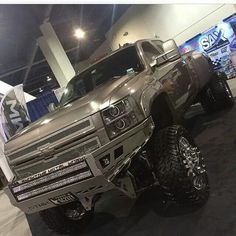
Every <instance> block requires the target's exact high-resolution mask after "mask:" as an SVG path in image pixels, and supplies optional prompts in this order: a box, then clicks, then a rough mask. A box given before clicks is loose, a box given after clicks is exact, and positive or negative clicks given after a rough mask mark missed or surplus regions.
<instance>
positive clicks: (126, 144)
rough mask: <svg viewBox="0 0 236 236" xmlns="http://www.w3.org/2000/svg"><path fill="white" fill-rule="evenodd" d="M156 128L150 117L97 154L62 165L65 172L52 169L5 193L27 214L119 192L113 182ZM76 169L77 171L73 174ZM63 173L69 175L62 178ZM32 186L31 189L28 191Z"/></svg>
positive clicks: (9, 187) (6, 190)
mask: <svg viewBox="0 0 236 236" xmlns="http://www.w3.org/2000/svg"><path fill="white" fill-rule="evenodd" d="M153 128H154V124H153V121H152V118H151V117H149V118H147V119H146V120H144V121H143V122H142V123H141V124H139V125H137V126H135V127H134V128H132V129H131V130H129V131H127V132H126V133H124V134H123V135H121V136H119V137H117V138H116V139H114V140H112V141H111V142H109V143H108V144H106V145H103V146H101V147H100V148H98V149H97V150H95V151H94V152H92V153H90V154H87V155H85V156H83V157H79V158H76V159H74V160H71V161H70V163H69V164H68V162H66V163H64V166H63V164H62V165H60V166H61V169H59V167H58V170H57V169H56V170H55V168H54V169H52V168H50V169H49V170H46V171H44V173H45V175H38V176H37V178H33V177H32V179H30V180H29V181H28V182H26V183H18V184H17V185H16V183H11V184H10V185H8V187H6V188H5V192H6V194H7V195H8V197H9V198H10V201H11V203H12V204H13V205H14V206H16V207H18V208H20V209H21V210H22V211H24V212H25V213H33V212H37V211H41V210H44V209H47V208H51V207H55V205H57V203H55V202H56V201H55V200H53V199H55V198H56V197H59V196H63V195H66V194H68V193H70V195H71V196H73V198H78V199H82V198H85V197H90V196H93V195H95V194H98V193H102V192H106V191H108V190H110V189H113V188H116V186H115V185H114V184H113V183H112V180H113V179H114V178H115V176H116V175H117V174H118V173H119V172H120V171H121V170H122V169H123V167H124V166H125V165H126V164H127V162H128V161H129V160H130V158H132V157H133V156H134V155H135V154H136V153H137V152H138V151H139V150H140V149H141V148H142V147H143V145H145V143H146V142H147V141H148V140H149V138H150V137H151V135H152V131H153ZM104 158H105V162H104ZM78 160H79V161H78ZM73 161H74V162H73ZM79 165H81V168H78V166H79ZM72 167H73V168H75V171H74V170H73V171H74V172H73V171H70V172H69V171H68V170H69V168H72ZM62 171H64V172H63V173H66V174H65V175H62ZM55 174H57V176H56V177H55V176H54V175H55ZM46 179H47V181H46ZM18 182H20V181H19V180H18ZM28 183H30V187H26V188H25V186H27V184H28ZM13 190H14V191H13ZM68 200H71V199H68Z"/></svg>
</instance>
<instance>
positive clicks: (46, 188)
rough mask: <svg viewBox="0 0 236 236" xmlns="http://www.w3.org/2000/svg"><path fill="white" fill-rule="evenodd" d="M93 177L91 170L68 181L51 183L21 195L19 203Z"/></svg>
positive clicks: (18, 198) (18, 197)
mask: <svg viewBox="0 0 236 236" xmlns="http://www.w3.org/2000/svg"><path fill="white" fill-rule="evenodd" d="M91 176H92V173H91V171H90V170H88V171H85V172H83V173H80V174H77V175H74V176H71V177H69V178H67V179H63V180H60V181H57V182H55V183H51V184H49V185H45V186H43V187H40V188H38V189H35V190H32V191H30V192H26V193H23V194H20V195H18V196H17V200H18V201H22V200H25V199H27V198H30V197H33V196H36V195H38V194H42V193H45V192H48V191H51V190H54V189H57V188H59V187H62V186H65V185H67V184H71V183H74V182H77V181H79V180H82V179H86V178H88V177H91Z"/></svg>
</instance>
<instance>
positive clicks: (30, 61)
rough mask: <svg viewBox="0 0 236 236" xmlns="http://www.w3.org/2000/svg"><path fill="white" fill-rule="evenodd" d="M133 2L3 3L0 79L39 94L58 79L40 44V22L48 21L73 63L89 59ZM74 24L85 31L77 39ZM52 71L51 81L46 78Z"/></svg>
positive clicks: (50, 87)
mask: <svg viewBox="0 0 236 236" xmlns="http://www.w3.org/2000/svg"><path fill="white" fill-rule="evenodd" d="M129 6H130V5H117V6H114V5H0V52H1V53H0V80H2V81H4V82H6V83H9V84H11V85H12V86H15V85H17V84H20V83H23V84H24V89H25V91H26V92H29V93H31V94H32V95H34V96H37V95H40V93H39V90H40V88H46V89H47V90H50V89H53V88H55V87H58V86H59V85H58V83H57V81H56V79H55V78H54V75H53V73H52V71H51V69H50V67H49V65H48V63H47V61H46V60H45V58H44V56H43V54H42V52H41V50H40V49H39V47H38V45H37V38H38V37H40V36H41V35H42V34H41V32H40V29H39V26H40V25H41V24H42V23H43V22H45V21H49V22H50V23H51V24H52V26H53V28H54V30H55V31H56V34H57V35H58V38H59V40H60V41H61V43H62V46H63V47H64V49H65V51H66V53H67V56H68V57H69V60H70V61H71V63H72V65H74V66H75V65H76V64H77V63H78V62H79V61H83V60H86V59H87V58H89V56H90V55H91V54H92V53H93V51H94V50H96V48H97V47H99V46H100V45H101V44H102V42H103V41H104V40H105V33H106V32H107V31H108V30H109V28H110V27H111V25H112V24H113V23H115V22H116V20H117V19H118V18H119V17H120V16H121V15H122V14H123V13H124V12H125V11H126V10H127V9H128V7H129ZM75 27H81V28H83V29H84V30H85V31H86V40H84V42H82V41H81V42H78V40H77V39H76V38H75V37H74V36H73V30H74V28H75ZM49 75H50V77H52V81H50V83H48V82H47V77H48V76H49Z"/></svg>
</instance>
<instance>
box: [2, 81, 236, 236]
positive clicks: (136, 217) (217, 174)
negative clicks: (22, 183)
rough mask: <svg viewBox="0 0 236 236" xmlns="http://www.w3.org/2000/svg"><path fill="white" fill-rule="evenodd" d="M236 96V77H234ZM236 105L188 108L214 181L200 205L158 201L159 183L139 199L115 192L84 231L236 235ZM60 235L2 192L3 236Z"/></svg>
mask: <svg viewBox="0 0 236 236" xmlns="http://www.w3.org/2000/svg"><path fill="white" fill-rule="evenodd" d="M229 84H230V87H231V89H232V91H233V94H234V96H235V97H236V79H234V80H230V81H229ZM235 124H236V106H235V107H234V108H233V109H232V110H230V111H223V112H220V113H218V114H214V115H212V116H207V115H205V113H204V112H203V111H202V109H201V106H199V105H196V106H194V107H193V108H192V109H191V111H190V112H189V114H188V118H187V120H186V124H185V125H186V126H187V128H188V129H189V130H190V132H191V133H192V135H193V136H194V137H195V140H196V142H197V144H198V145H199V146H200V148H201V150H202V153H203V154H204V156H205V159H206V164H207V167H208V172H209V180H210V186H211V192H210V198H209V201H208V202H207V204H206V205H205V206H204V207H202V208H201V209H197V210H196V209H189V208H188V209H183V208H180V207H179V206H174V205H168V206H164V207H165V209H164V208H163V205H161V204H159V201H158V200H159V199H160V197H159V196H160V194H159V191H158V189H154V190H152V191H149V192H146V193H145V194H143V195H142V196H141V197H140V198H139V199H138V200H137V201H134V200H130V199H127V198H126V197H124V196H120V195H119V194H117V193H115V192H113V193H112V195H104V197H103V198H102V199H101V201H100V202H99V203H98V205H97V206H96V216H95V218H94V220H93V221H92V222H91V225H90V227H89V228H88V229H87V230H86V231H85V232H84V233H83V234H82V235H88V236H95V235H96V236H97V235H103V236H106V235H107V236H108V235H109V236H110V235H112V236H121V235H122V236H131V235H135V236H149V235H150V236H153V235H160V236H185V235H186V236H190V235H191V236H199V235H201V236H202V235H204V236H205V235H207V236H209V235H211V236H235V235H236V213H235V212H236V171H235V170H236V158H235V153H236V135H235V134H236V125H235ZM30 235H33V236H42V235H44V236H49V235H50V236H56V235H57V234H56V233H53V232H51V231H50V230H48V229H47V227H46V226H45V225H44V223H43V222H42V221H41V219H40V218H39V215H38V214H32V215H27V217H26V216H25V215H24V214H23V213H22V212H21V211H20V210H18V209H17V208H15V207H13V206H11V205H10V202H9V200H8V198H7V197H6V196H5V194H4V193H3V192H0V236H30Z"/></svg>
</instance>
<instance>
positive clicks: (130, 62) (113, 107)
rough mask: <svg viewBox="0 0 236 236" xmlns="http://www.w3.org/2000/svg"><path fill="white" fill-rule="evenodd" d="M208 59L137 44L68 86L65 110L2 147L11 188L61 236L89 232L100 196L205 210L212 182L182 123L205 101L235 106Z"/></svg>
mask: <svg viewBox="0 0 236 236" xmlns="http://www.w3.org/2000/svg"><path fill="white" fill-rule="evenodd" d="M211 68H212V67H211V63H210V60H209V58H207V57H206V56H204V55H202V54H201V53H198V52H194V51H191V52H189V53H186V54H184V55H180V54H179V51H178V47H177V46H176V44H175V42H174V41H173V40H168V41H166V42H162V41H160V40H156V39H154V40H139V41H137V42H136V43H134V44H129V45H126V46H124V47H122V48H120V49H119V50H117V51H114V52H112V53H111V54H110V55H108V56H106V57H104V58H103V59H101V60H99V61H97V62H96V63H94V64H93V65H91V66H90V67H88V68H87V69H85V70H84V71H82V72H81V73H79V74H78V75H76V76H75V77H74V78H72V79H71V81H70V82H69V83H68V85H67V88H66V89H65V91H64V94H63V96H62V98H61V101H60V105H59V106H58V107H57V108H55V110H54V111H52V112H50V113H49V114H48V115H46V116H44V117H42V118H41V119H39V120H38V121H36V122H34V123H32V124H31V125H29V126H28V127H26V128H25V129H23V130H22V131H21V132H20V133H18V134H17V135H15V136H14V137H13V138H11V139H10V140H9V142H8V143H7V144H6V146H5V153H6V156H7V159H8V163H9V165H10V167H11V169H12V171H13V172H14V175H15V178H14V179H13V180H12V182H11V183H9V184H8V186H6V187H5V192H6V194H7V195H8V197H9V198H10V200H11V203H12V204H13V205H14V206H17V207H19V208H20V209H21V210H22V211H24V212H25V213H33V212H40V215H41V217H42V218H43V220H44V221H45V223H46V224H47V225H48V226H49V228H51V229H53V230H55V231H57V232H59V233H69V232H72V231H77V230H80V229H82V228H83V227H84V226H85V225H86V224H87V223H88V222H89V221H90V219H91V218H92V216H93V210H94V206H95V203H96V202H97V201H98V200H99V198H100V196H101V194H102V193H104V192H107V191H109V190H112V189H113V190H114V189H117V190H118V191H122V192H123V193H124V194H126V195H127V196H129V197H131V198H136V197H137V196H138V195H139V194H140V193H141V192H142V191H144V190H146V189H147V188H150V187H152V186H156V185H159V187H160V189H161V190H162V192H163V195H164V196H165V197H166V198H168V199H170V200H174V201H176V202H179V203H183V204H195V205H202V204H204V203H205V202H206V201H207V198H208V194H209V185H208V178H207V172H206V167H205V164H204V160H203V157H202V155H201V152H200V150H199V148H198V147H197V146H196V144H195V143H194V140H193V138H192V137H191V135H190V134H189V133H188V132H187V130H186V129H185V128H183V127H182V126H181V125H178V124H181V120H182V118H183V115H184V113H185V112H186V111H187V109H188V108H189V107H190V106H191V105H192V104H193V103H196V102H200V103H201V104H202V106H203V108H204V109H205V110H206V112H208V113H211V112H214V111H217V110H220V109H223V108H227V107H231V106H232V105H233V103H234V101H233V96H232V93H231V91H230V88H229V86H228V84H227V81H226V80H225V77H224V75H223V74H219V73H214V72H213V71H212V69H211Z"/></svg>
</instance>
